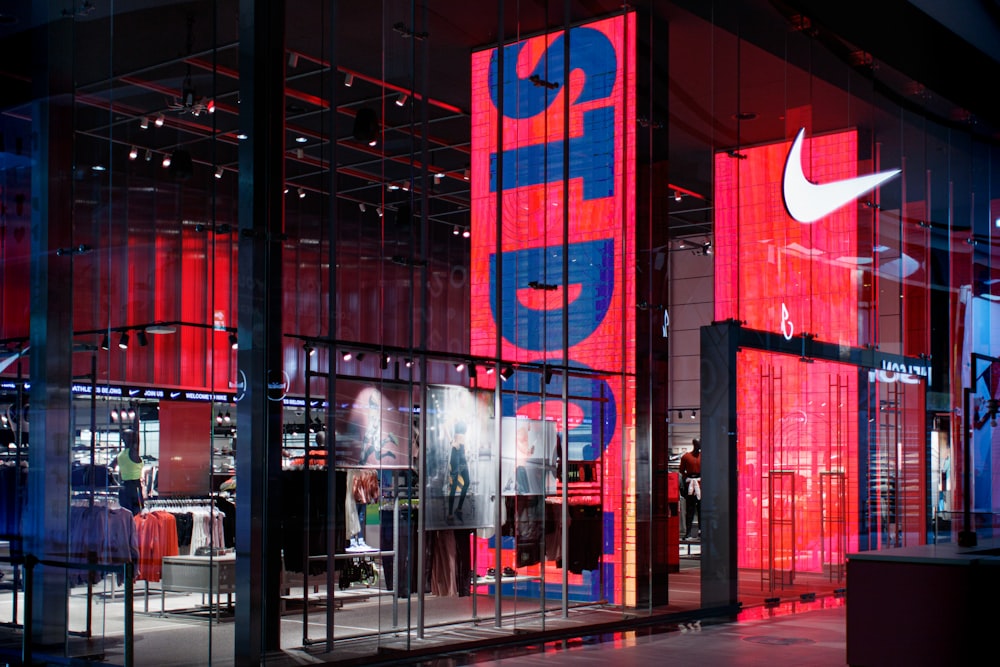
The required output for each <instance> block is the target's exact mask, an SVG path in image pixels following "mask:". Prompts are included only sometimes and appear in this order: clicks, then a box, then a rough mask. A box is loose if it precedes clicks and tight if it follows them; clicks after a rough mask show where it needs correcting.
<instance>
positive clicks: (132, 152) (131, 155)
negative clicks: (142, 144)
mask: <svg viewBox="0 0 1000 667" xmlns="http://www.w3.org/2000/svg"><path fill="white" fill-rule="evenodd" d="M137 157H139V147H138V146H133V147H132V148H130V149H129V151H128V159H129V160H134V159H136V158H137Z"/></svg>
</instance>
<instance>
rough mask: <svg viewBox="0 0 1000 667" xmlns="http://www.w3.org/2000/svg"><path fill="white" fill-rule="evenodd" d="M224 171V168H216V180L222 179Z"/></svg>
mask: <svg viewBox="0 0 1000 667" xmlns="http://www.w3.org/2000/svg"><path fill="white" fill-rule="evenodd" d="M223 171H224V170H223V168H222V167H216V168H215V177H216V178H222V172H223Z"/></svg>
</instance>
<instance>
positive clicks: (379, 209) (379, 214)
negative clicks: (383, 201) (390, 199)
mask: <svg viewBox="0 0 1000 667" xmlns="http://www.w3.org/2000/svg"><path fill="white" fill-rule="evenodd" d="M375 212H376V213H378V217H380V218H381V217H382V207H381V206H376V207H375Z"/></svg>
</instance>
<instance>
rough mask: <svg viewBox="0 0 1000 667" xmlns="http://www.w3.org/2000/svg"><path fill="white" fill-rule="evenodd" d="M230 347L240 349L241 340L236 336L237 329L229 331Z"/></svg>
mask: <svg viewBox="0 0 1000 667" xmlns="http://www.w3.org/2000/svg"><path fill="white" fill-rule="evenodd" d="M229 347H230V349H233V350H236V349H239V347H240V341H239V339H238V338H237V337H236V332H235V331H230V332H229Z"/></svg>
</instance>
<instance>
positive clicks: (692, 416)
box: [691, 410, 696, 419]
mask: <svg viewBox="0 0 1000 667" xmlns="http://www.w3.org/2000/svg"><path fill="white" fill-rule="evenodd" d="M695 416H696V414H695V411H694V410H692V411H691V419H694V418H695Z"/></svg>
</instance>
